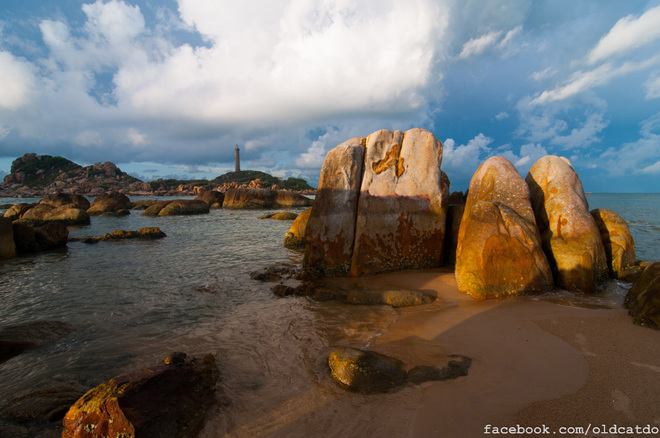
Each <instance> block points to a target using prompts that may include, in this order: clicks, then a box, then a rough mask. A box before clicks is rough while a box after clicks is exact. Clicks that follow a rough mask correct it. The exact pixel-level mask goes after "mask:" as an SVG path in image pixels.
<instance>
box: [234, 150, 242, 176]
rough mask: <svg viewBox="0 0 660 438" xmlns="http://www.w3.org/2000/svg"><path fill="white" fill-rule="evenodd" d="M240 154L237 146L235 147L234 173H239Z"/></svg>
mask: <svg viewBox="0 0 660 438" xmlns="http://www.w3.org/2000/svg"><path fill="white" fill-rule="evenodd" d="M240 153H241V151H240V150H239V149H238V145H236V149H234V161H235V162H236V172H240V171H241V157H240Z"/></svg>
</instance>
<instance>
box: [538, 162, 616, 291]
mask: <svg viewBox="0 0 660 438" xmlns="http://www.w3.org/2000/svg"><path fill="white" fill-rule="evenodd" d="M526 181H527V184H528V185H529V188H530V192H531V196H532V205H533V207H534V214H535V216H536V222H537V224H538V227H539V231H540V232H541V238H542V239H543V250H544V251H545V253H546V256H547V257H548V261H549V262H550V267H551V268H552V271H553V275H554V277H555V283H556V285H557V286H559V287H561V288H563V289H566V290H569V291H582V292H595V291H596V289H597V287H598V284H599V283H600V282H601V281H603V280H605V279H606V278H607V274H608V270H607V258H606V256H605V248H604V246H603V242H602V240H601V237H600V232H599V231H598V227H597V226H596V223H595V221H594V219H593V217H592V216H591V214H590V213H589V205H588V203H587V198H586V196H585V195H584V190H583V189H582V183H581V182H580V179H579V178H578V175H577V173H576V172H575V170H573V167H571V164H570V162H569V161H568V160H567V159H565V158H563V157H562V158H560V157H557V156H554V155H548V156H545V157H542V158H540V159H539V160H538V161H537V162H536V163H535V164H534V166H532V168H531V169H530V171H529V173H528V174H527V178H526Z"/></svg>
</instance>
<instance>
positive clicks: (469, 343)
mask: <svg viewBox="0 0 660 438" xmlns="http://www.w3.org/2000/svg"><path fill="white" fill-rule="evenodd" d="M335 285H336V286H337V287H344V288H345V287H361V288H366V289H372V290H379V289H381V290H382V289H397V288H400V289H417V290H424V291H426V292H428V293H430V294H433V295H436V296H437V297H438V299H437V301H436V302H434V303H433V304H430V305H427V306H420V307H412V308H402V309H398V310H396V312H397V315H396V318H392V320H391V321H389V322H387V323H386V326H384V327H383V330H382V331H381V332H379V334H378V335H376V336H374V337H372V338H371V339H368V340H364V339H361V340H360V339H359V338H357V340H356V342H355V343H354V344H353V345H348V346H354V347H360V348H365V347H366V348H369V349H371V350H373V351H378V352H381V353H384V354H388V355H390V356H393V357H396V358H398V359H400V360H402V361H404V363H405V364H406V366H407V368H408V369H410V368H412V367H414V366H417V365H435V366H444V365H446V364H447V362H448V361H449V360H450V359H451V358H450V357H449V355H451V354H461V355H465V356H468V357H471V358H472V359H473V361H472V367H471V368H470V371H469V375H468V376H466V377H461V378H458V379H455V380H451V381H445V382H427V383H424V384H422V385H419V386H416V385H406V386H404V387H402V388H401V389H400V390H398V391H395V392H392V393H388V394H376V395H361V394H355V393H352V392H349V391H346V390H345V389H343V388H340V387H339V386H338V385H337V384H335V383H334V382H332V381H331V379H330V378H329V375H328V374H329V373H328V370H327V364H326V363H327V362H326V361H327V356H328V354H329V353H330V352H331V351H332V350H333V349H334V348H338V347H341V346H345V345H334V344H333V341H332V339H329V341H328V345H327V346H326V347H324V348H321V349H320V350H319V351H310V352H308V353H307V354H308V359H307V363H306V364H305V366H306V367H307V368H309V369H308V372H309V375H310V378H309V383H308V384H306V385H305V386H303V387H302V389H301V390H296V391H292V392H291V393H290V394H289V395H287V396H286V397H284V399H283V402H281V403H278V404H277V406H270V407H269V408H268V409H265V410H264V411H263V412H255V411H251V412H247V413H245V412H242V413H240V414H237V415H236V416H234V417H233V418H232V419H231V421H232V422H233V424H224V425H222V427H220V425H219V423H217V422H216V423H215V425H216V426H214V427H209V428H207V429H206V433H205V434H204V436H232V437H238V436H241V437H242V436H245V437H248V436H268V437H307V436H323V437H326V436H327V437H335V436H351V437H352V436H364V437H483V436H491V435H485V434H484V431H485V427H486V426H487V425H491V426H494V427H510V426H516V425H520V426H521V427H525V428H529V427H532V428H533V427H538V428H540V427H542V426H543V425H545V426H547V427H548V430H549V433H550V434H556V435H559V436H578V435H579V436H601V435H597V434H593V433H592V432H590V433H589V434H584V433H579V434H578V433H575V434H570V433H566V434H564V435H561V432H562V431H563V430H561V429H560V427H562V426H565V427H576V426H578V427H585V428H586V427H587V426H588V425H589V424H591V427H592V431H593V427H602V425H603V424H605V425H606V426H607V427H610V426H612V425H617V426H633V427H634V426H636V425H639V426H646V425H651V426H652V427H660V349H658V348H657V347H658V346H659V345H660V332H657V331H654V330H651V329H648V328H645V327H639V326H635V325H633V324H632V322H631V319H630V317H629V316H628V315H627V311H626V310H625V309H623V308H621V307H620V302H621V299H620V297H619V298H616V297H614V298H610V299H609V301H608V299H605V300H603V299H599V298H589V297H587V298H575V299H572V298H571V296H562V295H549V296H544V297H540V298H530V297H522V298H512V299H506V300H497V301H496V300H491V301H476V300H474V299H472V298H470V297H468V296H465V295H462V294H461V293H459V292H458V289H457V287H456V282H455V279H454V275H453V272H450V271H449V270H445V269H439V270H429V271H410V272H402V273H394V274H386V275H380V276H376V277H369V278H361V279H353V280H345V279H344V280H336V281H335ZM604 303H605V304H604ZM607 303H609V305H608V304H607ZM318 305H319V308H323V306H347V305H344V304H340V303H318ZM293 366H296V365H295V364H294V365H293ZM236 408H239V409H237V410H240V408H241V407H236ZM243 408H248V406H243ZM223 416H224V415H223V414H220V416H219V417H218V418H220V417H223ZM217 427H219V429H218V428H217ZM220 429H224V430H225V432H223V433H218V432H219V430H220ZM568 431H573V430H572V429H570V430H567V431H566V432H568ZM553 432H554V433H553ZM518 436H537V435H535V434H528V433H525V434H522V435H518ZM538 436H541V435H538ZM607 436H610V437H614V436H620V435H616V434H611V433H610V434H608V435H607ZM621 436H624V435H621ZM625 436H643V435H625Z"/></svg>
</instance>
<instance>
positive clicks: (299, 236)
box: [284, 208, 312, 248]
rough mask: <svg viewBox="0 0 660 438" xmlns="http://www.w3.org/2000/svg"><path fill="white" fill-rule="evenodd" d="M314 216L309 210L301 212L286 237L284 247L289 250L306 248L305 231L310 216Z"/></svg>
mask: <svg viewBox="0 0 660 438" xmlns="http://www.w3.org/2000/svg"><path fill="white" fill-rule="evenodd" d="M311 214H312V209H311V208H308V209H307V210H304V211H303V212H301V213H300V214H299V215H298V217H297V218H296V219H295V220H294V221H293V224H291V228H289V231H288V232H287V233H286V235H285V236H284V246H285V247H287V248H304V247H305V229H306V228H307V222H308V221H309V216H310V215H311Z"/></svg>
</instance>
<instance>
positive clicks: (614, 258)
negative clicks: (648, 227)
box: [591, 208, 635, 278]
mask: <svg viewBox="0 0 660 438" xmlns="http://www.w3.org/2000/svg"><path fill="white" fill-rule="evenodd" d="M591 216H592V217H593V218H594V220H595V221H596V226H598V231H599V232H600V237H601V239H603V245H604V246H605V255H606V256H607V265H608V267H609V270H610V274H611V275H612V276H613V277H615V278H620V277H621V276H622V275H623V274H624V271H625V270H626V268H629V267H630V266H633V265H634V264H635V242H634V241H633V238H632V235H631V234H630V229H629V228H628V224H627V223H626V221H625V220H623V218H622V217H621V216H619V215H618V214H616V213H614V212H613V211H610V210H606V209H604V208H597V209H595V210H591Z"/></svg>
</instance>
